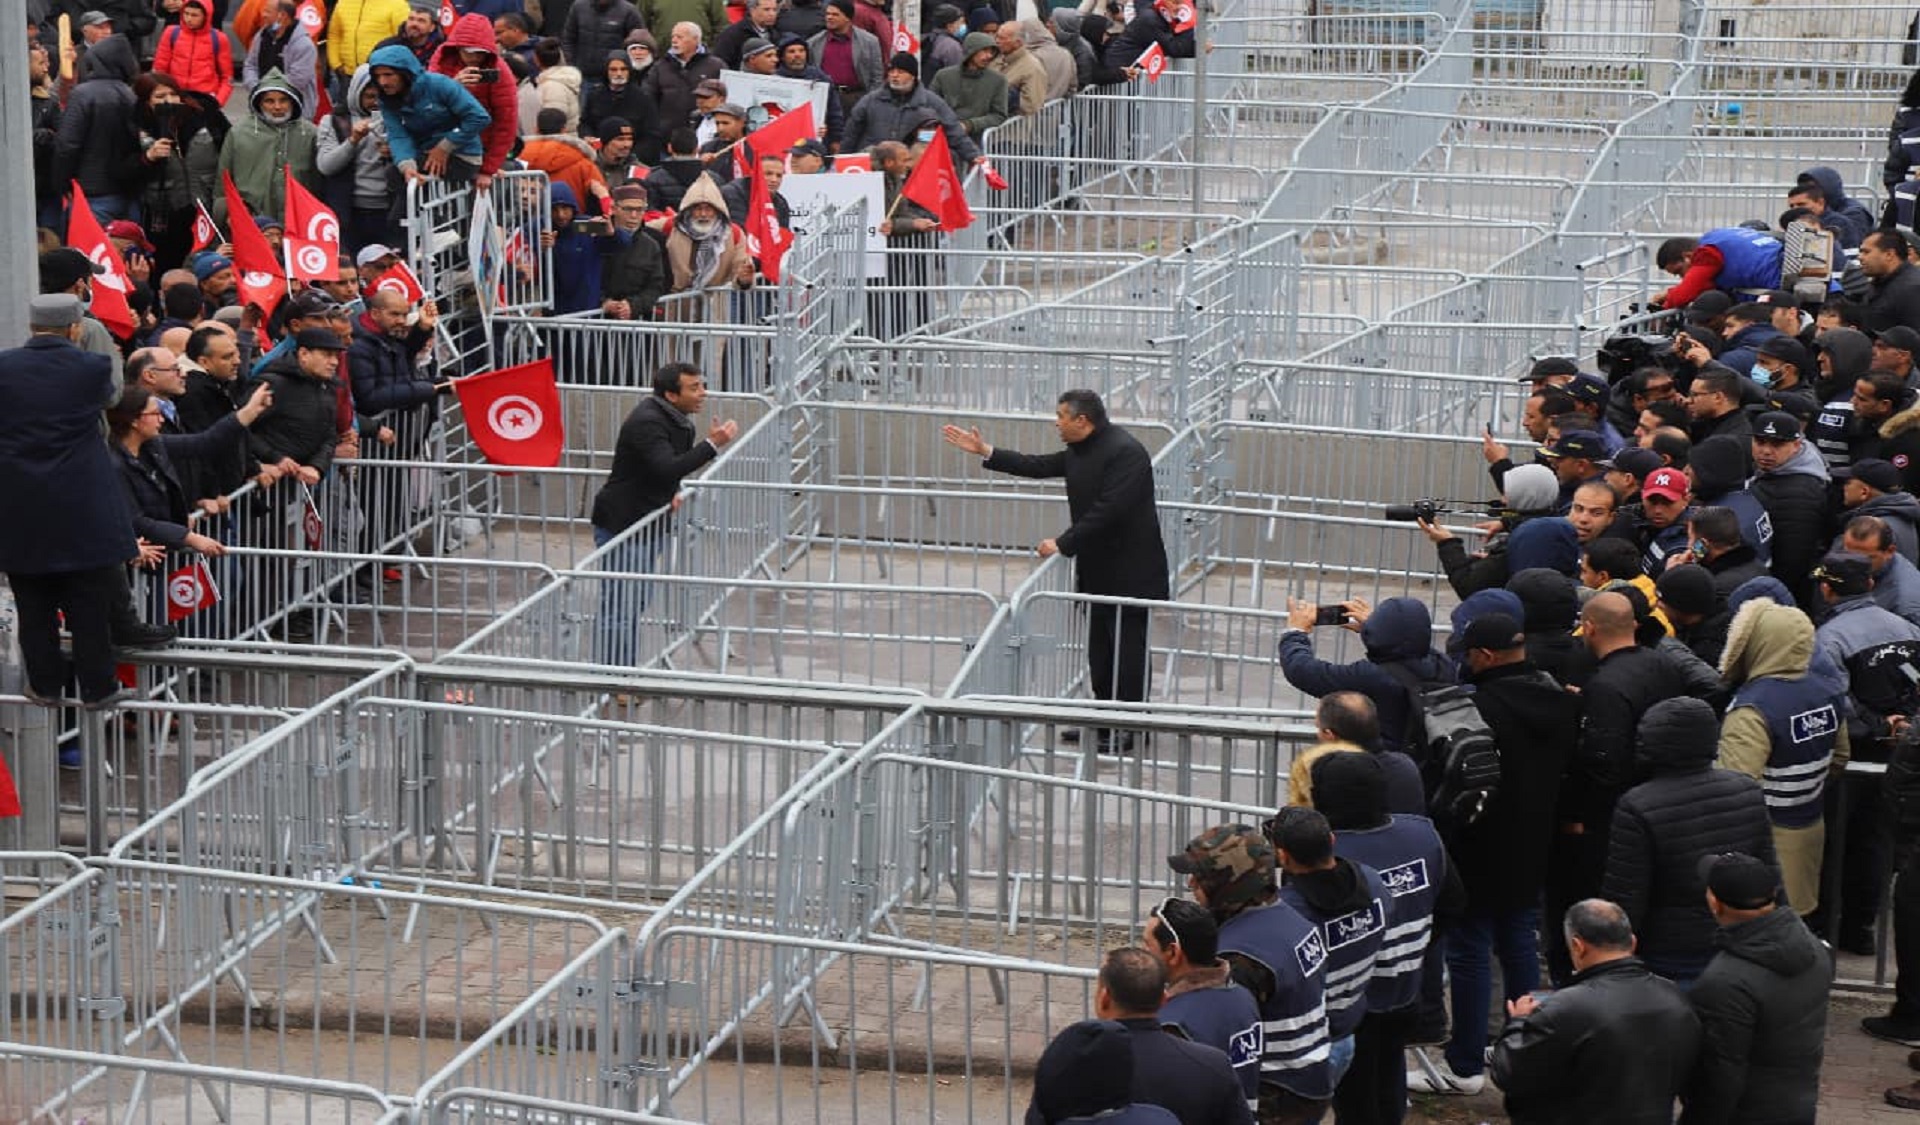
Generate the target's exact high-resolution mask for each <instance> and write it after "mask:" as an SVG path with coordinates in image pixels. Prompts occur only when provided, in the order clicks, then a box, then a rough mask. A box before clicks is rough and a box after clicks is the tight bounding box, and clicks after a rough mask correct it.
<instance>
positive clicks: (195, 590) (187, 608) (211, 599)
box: [167, 559, 220, 624]
mask: <svg viewBox="0 0 1920 1125" xmlns="http://www.w3.org/2000/svg"><path fill="white" fill-rule="evenodd" d="M219 604H220V591H219V590H218V589H217V588H215V586H214V584H213V572H212V571H210V570H208V569H207V560H205V559H195V560H193V561H192V562H190V563H188V564H187V565H185V566H183V567H181V568H180V569H179V570H176V571H174V572H173V573H172V574H169V575H167V622H168V623H169V624H171V623H173V622H175V621H184V620H186V619H187V618H189V617H192V616H193V615H194V614H196V613H199V612H200V611H201V610H203V609H208V608H211V607H213V606H216V605H219Z"/></svg>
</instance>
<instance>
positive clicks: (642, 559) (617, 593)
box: [593, 527, 666, 665]
mask: <svg viewBox="0 0 1920 1125" xmlns="http://www.w3.org/2000/svg"><path fill="white" fill-rule="evenodd" d="M618 534H619V533H617V532H612V531H608V530H607V529H606V528H604V527H595V528H594V529H593V545H594V546H595V547H604V546H606V545H607V544H608V543H611V542H613V540H614V538H615V537H616V536H617V535H618ZM665 546H666V531H665V529H664V528H659V527H655V528H650V529H648V530H647V531H643V532H640V533H639V534H637V535H634V536H632V537H630V538H628V539H627V541H626V542H624V543H622V544H620V546H618V547H616V548H614V549H613V550H612V551H609V552H608V553H607V554H606V555H605V556H604V557H603V558H602V559H601V561H600V569H601V570H602V571H603V572H605V574H606V575H607V576H606V577H605V578H602V579H601V580H600V615H599V618H598V619H597V620H596V621H595V623H594V643H593V659H594V662H595V663H596V664H627V665H636V664H639V663H640V659H639V656H640V614H641V612H642V611H643V610H645V609H646V608H647V593H648V590H647V588H648V586H649V585H651V584H650V583H647V582H641V581H637V580H635V579H631V578H620V577H617V576H618V575H621V574H651V573H653V571H654V568H655V565H656V564H657V563H659V561H660V552H661V550H662V549H663V548H665Z"/></svg>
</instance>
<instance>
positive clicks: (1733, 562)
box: [1700, 536, 1821, 605]
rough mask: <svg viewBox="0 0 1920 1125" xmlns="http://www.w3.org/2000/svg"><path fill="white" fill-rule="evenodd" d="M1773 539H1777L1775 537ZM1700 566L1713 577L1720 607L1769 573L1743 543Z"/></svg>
mask: <svg viewBox="0 0 1920 1125" xmlns="http://www.w3.org/2000/svg"><path fill="white" fill-rule="evenodd" d="M1775 538H1776V539H1777V538H1779V537H1778V536H1775ZM1814 544H1815V546H1820V545H1821V544H1820V543H1819V541H1818V540H1814ZM1700 565H1701V566H1704V567H1706V568H1707V573H1709V574H1711V575H1713V596H1714V598H1715V599H1716V600H1717V601H1718V602H1719V603H1720V604H1721V605H1725V604H1726V601H1727V599H1728V598H1730V597H1732V596H1733V592H1734V591H1735V590H1738V589H1739V588H1740V587H1741V586H1743V585H1745V584H1746V583H1747V582H1749V581H1750V580H1752V579H1755V578H1758V577H1760V576H1761V575H1763V574H1767V573H1770V572H1769V571H1768V570H1767V564H1765V563H1763V562H1761V561H1760V558H1759V556H1758V555H1756V554H1755V553H1754V550H1753V548H1752V547H1749V546H1747V545H1746V544H1745V543H1742V544H1740V545H1739V546H1738V547H1735V548H1734V549H1733V550H1731V551H1728V552H1727V553H1726V554H1724V555H1721V556H1720V557H1719V558H1717V559H1707V560H1705V561H1704V562H1702V563H1701V564H1700ZM1809 569H1811V568H1809ZM1785 577H1786V576H1785V575H1782V576H1781V578H1782V580H1783V581H1784V580H1785Z"/></svg>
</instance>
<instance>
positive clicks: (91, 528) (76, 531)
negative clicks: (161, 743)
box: [0, 293, 138, 708]
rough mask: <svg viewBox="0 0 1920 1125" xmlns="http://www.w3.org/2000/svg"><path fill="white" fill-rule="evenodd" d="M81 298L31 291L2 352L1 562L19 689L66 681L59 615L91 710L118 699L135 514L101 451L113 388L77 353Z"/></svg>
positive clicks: (35, 694) (52, 690) (101, 362)
mask: <svg viewBox="0 0 1920 1125" xmlns="http://www.w3.org/2000/svg"><path fill="white" fill-rule="evenodd" d="M83 314H84V310H83V309H82V307H81V304H80V298H78V297H76V296H73V295H72V294H69V293H57V294H47V295H45V296H41V297H36V298H34V299H33V303H32V305H31V306H30V307H29V311H28V324H29V327H30V328H31V329H32V332H33V335H32V336H31V337H30V338H29V339H28V340H27V342H26V344H25V345H24V346H22V347H18V348H10V349H8V350H6V351H4V352H0V417H4V418H6V419H7V425H6V426H5V427H4V428H0V516H3V517H4V519H5V524H6V527H7V529H8V532H9V533H8V534H7V535H5V536H0V571H5V572H6V575H7V584H8V585H9V586H10V587H12V589H13V598H14V603H15V604H16V605H17V606H18V607H19V613H20V656H21V659H22V660H23V661H24V662H25V664H26V673H27V684H26V694H27V697H28V698H29V699H32V700H33V701H34V702H36V703H44V704H48V705H51V704H53V703H54V702H56V701H57V700H58V699H59V697H60V695H61V689H62V688H63V687H65V685H66V682H67V669H66V665H65V664H64V663H63V661H62V659H61V656H60V624H59V618H58V615H59V614H62V613H64V614H65V615H66V621H67V630H68V632H70V633H71V634H72V635H73V664H74V673H75V675H76V677H77V678H78V679H79V681H80V699H81V701H82V703H84V704H85V705H86V706H87V707H89V708H99V707H109V706H112V705H113V704H114V703H116V702H118V701H119V700H120V699H122V698H125V696H126V694H127V693H126V692H125V691H124V690H123V689H121V688H120V685H119V681H118V680H116V679H115V678H114V674H113V664H114V658H113V638H112V629H111V626H110V624H109V621H110V619H111V615H112V613H113V612H114V607H115V606H116V605H119V604H120V603H122V602H124V601H125V600H126V597H127V578H126V569H125V567H126V564H127V562H129V561H130V560H131V559H133V557H134V556H135V555H136V554H137V553H138V547H137V546H136V544H135V541H134V534H133V514H132V511H131V509H130V507H129V506H128V503H127V495H126V491H125V490H124V489H123V488H122V487H121V485H120V479H119V474H118V471H117V470H116V469H115V468H114V466H113V459H112V457H111V456H110V455H109V452H108V449H107V441H106V435H105V433H104V432H103V430H102V429H101V420H100V412H101V411H102V410H104V409H105V408H106V407H107V405H108V404H109V403H111V402H113V401H114V399H115V398H116V397H117V395H118V393H119V390H120V388H119V387H118V386H116V385H114V379H113V372H112V368H111V367H110V365H109V364H108V363H107V360H106V358H105V357H103V356H98V355H93V354H91V353H89V352H83V351H81V350H80V349H79V348H78V347H77V346H75V345H76V343H77V341H78V340H79V338H80V320H81V317H82V315H83Z"/></svg>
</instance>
